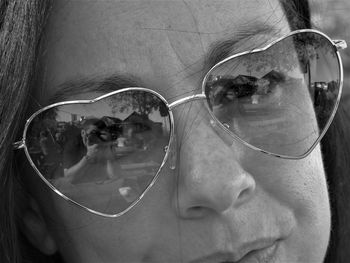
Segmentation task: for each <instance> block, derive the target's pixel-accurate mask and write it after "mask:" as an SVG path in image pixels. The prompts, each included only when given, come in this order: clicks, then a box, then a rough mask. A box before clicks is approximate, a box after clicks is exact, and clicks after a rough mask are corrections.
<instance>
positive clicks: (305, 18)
mask: <svg viewBox="0 0 350 263" xmlns="http://www.w3.org/2000/svg"><path fill="white" fill-rule="evenodd" d="M280 2H281V4H282V7H283V8H284V11H285V15H286V17H287V19H288V21H289V23H290V26H291V28H292V29H301V28H310V27H311V21H310V10H309V4H308V1H307V0H280ZM49 6H50V2H49V1H46V0H45V1H42V0H32V1H22V0H0V94H1V98H0V231H1V232H0V262H2V263H20V262H24V261H25V262H62V261H61V260H60V258H59V256H54V257H46V256H44V255H42V254H41V253H40V252H38V251H37V250H36V249H34V248H33V247H31V246H30V245H29V242H27V241H26V239H25V238H24V237H23V236H22V235H21V233H20V231H19V229H18V226H17V224H16V215H15V211H14V210H15V209H14V207H15V191H14V189H15V185H16V184H18V181H17V179H18V178H17V177H16V173H15V172H14V171H15V167H14V161H13V160H14V153H13V150H12V142H14V141H15V139H16V138H15V136H16V134H17V132H18V131H19V130H20V128H21V126H22V125H23V122H24V117H23V116H24V115H25V113H26V111H27V103H28V96H29V95H30V92H31V86H32V83H33V81H34V80H35V79H34V78H35V70H36V68H37V60H36V59H37V57H38V52H39V47H40V40H41V36H42V31H43V28H44V25H45V21H46V18H47V15H48V12H49ZM4 98H6V99H4ZM349 120H350V118H349V115H347V114H346V112H345V110H344V109H343V107H342V105H340V108H339V111H338V113H337V115H336V117H335V120H334V122H333V124H332V125H331V127H330V129H329V131H328V133H327V134H326V136H325V137H324V139H323V140H322V152H323V158H324V163H325V169H326V173H327V179H328V185H329V193H330V200H331V209H332V231H331V241H330V247H329V249H328V253H327V257H326V260H325V262H347V261H348V259H349V258H350V249H348V248H347V246H348V244H349V241H350V240H349V236H350V224H349V222H350V209H348V208H347V206H348V204H349V203H350V202H349V201H350V192H349V189H350V177H349V176H348V174H350V167H349V166H350V153H349V151H350V139H346V136H350V135H349V134H350V132H349V131H350V124H349V123H350V122H349Z"/></svg>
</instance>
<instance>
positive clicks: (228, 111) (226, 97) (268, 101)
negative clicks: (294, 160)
mask: <svg viewBox="0 0 350 263" xmlns="http://www.w3.org/2000/svg"><path fill="white" fill-rule="evenodd" d="M339 86H340V69H339V64H338V59H337V55H336V53H335V51H334V47H333V45H332V44H331V43H330V42H329V41H328V39H326V38H325V37H323V36H322V35H319V34H316V33H310V32H308V33H305V32H303V33H297V34H294V35H291V36H289V37H287V38H285V39H284V40H282V41H280V42H278V43H276V44H274V45H273V46H271V47H270V48H269V49H267V50H265V51H261V52H256V53H249V54H246V55H243V56H239V57H236V58H233V59H230V60H228V61H226V62H224V63H222V64H219V65H218V66H217V67H214V69H212V70H211V72H210V73H209V74H208V77H207V79H206V83H205V93H206V96H207V102H208V106H209V108H210V110H211V112H212V114H213V115H214V116H215V118H217V119H218V120H219V121H220V122H221V123H222V124H224V126H225V127H227V128H228V129H229V130H230V131H231V132H233V133H234V134H235V135H237V136H238V137H240V138H241V139H243V140H244V141H245V142H247V143H249V144H251V145H253V146H255V147H258V148H260V149H262V150H264V151H267V152H271V153H274V154H278V155H286V156H294V157H297V156H300V155H303V154H305V153H306V152H307V151H308V150H309V149H310V148H311V147H312V146H313V144H314V143H315V142H316V140H317V139H318V137H319V135H320V133H322V131H323V130H324V129H325V127H326V126H327V124H328V122H329V121H330V118H331V116H332V113H333V112H334V110H335V105H336V102H337V99H338V95H339Z"/></svg>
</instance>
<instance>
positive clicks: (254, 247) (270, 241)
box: [190, 238, 279, 263]
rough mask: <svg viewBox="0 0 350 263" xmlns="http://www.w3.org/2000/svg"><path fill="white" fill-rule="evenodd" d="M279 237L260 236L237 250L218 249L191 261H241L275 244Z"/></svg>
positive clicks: (199, 262) (194, 262)
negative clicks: (248, 255)
mask: <svg viewBox="0 0 350 263" xmlns="http://www.w3.org/2000/svg"><path fill="white" fill-rule="evenodd" d="M277 241H279V239H278V238H260V239H256V240H254V241H251V242H246V243H243V244H242V245H241V246H240V247H239V248H238V249H237V250H232V251H228V250H224V251H216V252H213V253H211V254H208V255H205V256H203V257H200V258H197V259H195V260H193V261H190V263H218V262H239V261H240V260H241V259H242V258H244V257H245V256H246V255H247V254H249V253H251V252H254V251H258V250H261V249H265V248H268V247H270V246H272V245H274V244H275V243H276V242H277Z"/></svg>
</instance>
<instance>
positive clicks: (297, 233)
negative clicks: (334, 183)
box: [245, 146, 331, 262]
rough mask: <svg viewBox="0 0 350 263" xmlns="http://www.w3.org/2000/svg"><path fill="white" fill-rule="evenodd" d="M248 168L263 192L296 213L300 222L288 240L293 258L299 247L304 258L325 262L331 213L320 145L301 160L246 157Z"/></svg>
mask: <svg viewBox="0 0 350 263" xmlns="http://www.w3.org/2000/svg"><path fill="white" fill-rule="evenodd" d="M246 159H249V158H246ZM251 163H252V162H251V161H250V164H251ZM245 169H247V170H248V171H249V172H250V173H252V174H254V175H255V176H254V178H255V179H256V182H257V186H258V188H260V191H261V193H263V194H267V195H269V196H270V197H271V198H273V199H274V200H276V202H278V203H279V204H281V205H282V206H283V207H287V209H288V210H289V211H291V212H292V213H293V215H294V218H295V221H296V225H295V229H294V231H293V234H292V236H291V238H289V239H288V240H289V241H288V242H286V244H287V247H288V249H287V251H288V253H291V255H290V256H291V258H295V255H296V254H293V253H292V251H297V255H298V256H300V258H304V259H305V258H308V259H310V258H314V259H315V258H316V260H315V262H321V261H322V259H321V260H319V259H320V258H322V256H324V253H325V251H326V249H327V246H328V242H329V235H330V218H331V214H330V205H329V196H328V189H327V182H326V175H325V172H324V167H323V162H322V157H321V152H320V147H319V146H318V147H316V148H315V150H314V151H313V152H312V153H311V154H310V155H309V156H308V157H306V158H305V159H301V160H281V159H276V158H274V159H272V158H269V157H265V156H264V157H262V158H256V159H255V162H254V166H252V165H250V166H249V162H248V161H246V162H245ZM310 254H313V256H311V257H310ZM306 261H309V260H306ZM306 261H305V262H306ZM298 262H299V261H298ZM300 262H304V261H302V260H301V261H300Z"/></svg>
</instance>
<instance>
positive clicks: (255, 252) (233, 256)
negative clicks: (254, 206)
mask: <svg viewBox="0 0 350 263" xmlns="http://www.w3.org/2000/svg"><path fill="white" fill-rule="evenodd" d="M279 245H280V240H274V241H272V242H269V243H264V245H261V244H260V245H258V246H256V247H251V248H250V249H247V250H245V251H242V252H241V253H214V254H212V255H210V256H207V257H204V258H201V259H198V260H195V261H191V263H249V262H256V263H266V262H269V263H272V262H275V261H276V258H277V256H276V255H277V251H278V248H279Z"/></svg>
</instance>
